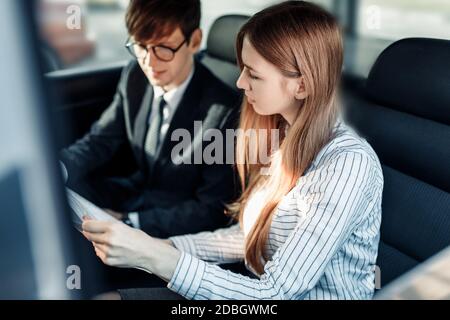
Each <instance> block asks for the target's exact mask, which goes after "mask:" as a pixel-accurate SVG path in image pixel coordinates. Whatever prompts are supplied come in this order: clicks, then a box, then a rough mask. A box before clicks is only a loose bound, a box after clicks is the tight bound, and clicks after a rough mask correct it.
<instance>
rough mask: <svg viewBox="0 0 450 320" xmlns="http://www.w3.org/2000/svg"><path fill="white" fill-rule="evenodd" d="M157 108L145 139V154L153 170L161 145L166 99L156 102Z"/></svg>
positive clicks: (160, 98)
mask: <svg viewBox="0 0 450 320" xmlns="http://www.w3.org/2000/svg"><path fill="white" fill-rule="evenodd" d="M155 102H156V103H155V106H157V107H158V109H157V110H155V112H152V118H151V121H150V126H149V128H148V131H147V136H146V138H145V146H144V148H145V154H146V157H147V159H148V164H149V167H150V168H151V167H152V165H153V162H154V161H155V157H156V154H157V152H158V147H159V143H160V133H161V125H162V122H163V114H164V107H165V106H166V104H167V103H166V101H165V100H164V97H163V96H161V97H159V98H158V99H157V100H156V101H155Z"/></svg>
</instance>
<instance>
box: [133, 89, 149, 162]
mask: <svg viewBox="0 0 450 320" xmlns="http://www.w3.org/2000/svg"><path fill="white" fill-rule="evenodd" d="M152 101H153V87H152V86H151V85H150V84H149V85H147V89H146V91H145V94H144V98H143V99H142V104H141V107H140V109H139V113H138V114H137V116H136V120H135V124H134V127H135V139H136V140H135V141H136V142H137V144H138V145H139V146H140V148H141V150H142V158H141V161H143V164H145V163H146V159H145V146H144V144H145V138H146V136H147V131H148V127H149V116H150V112H151V106H152Z"/></svg>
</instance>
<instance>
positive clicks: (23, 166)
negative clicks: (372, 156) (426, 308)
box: [0, 0, 450, 300]
mask: <svg viewBox="0 0 450 320" xmlns="http://www.w3.org/2000/svg"><path fill="white" fill-rule="evenodd" d="M48 2H51V1H48ZM79 2H80V3H82V2H83V1H81V0H80V1H79ZM92 2H96V1H94V0H92ZM103 2H105V3H106V2H114V1H106V0H105V1H98V3H102V5H103V4H104V3H103ZM119 2H120V6H121V7H126V4H125V3H127V1H126V0H124V1H119ZM348 2H349V3H352V2H353V0H349V1H348ZM25 3H26V1H4V2H1V4H0V8H1V9H2V10H0V17H2V19H1V20H2V21H5V26H7V27H8V28H6V27H5V32H4V34H3V35H2V39H6V41H7V42H8V43H16V45H15V46H12V45H11V46H7V48H5V52H4V59H2V61H0V64H1V66H2V67H1V68H0V69H3V73H2V74H1V75H0V83H1V84H2V85H1V86H0V87H1V88H2V95H3V96H5V99H4V102H3V103H2V105H1V107H2V108H0V115H1V116H0V124H1V126H0V133H1V135H0V145H1V146H2V148H5V150H12V151H14V152H16V153H17V154H18V155H19V156H21V157H22V160H20V161H19V160H17V159H16V158H14V157H15V156H16V154H14V152H6V153H4V154H0V201H1V203H2V210H4V211H5V212H16V213H17V214H16V215H14V216H8V215H5V214H4V215H2V217H1V219H0V220H1V223H0V239H1V242H2V243H6V246H5V247H6V248H5V250H4V251H3V253H4V255H7V256H8V259H3V260H2V262H1V263H0V287H1V286H2V285H3V288H4V289H3V290H0V300H2V299H10V298H13V299H36V298H37V299H42V298H44V299H46V298H54V297H63V298H64V299H79V298H91V297H93V296H94V294H98V293H99V292H98V288H100V287H101V286H100V282H101V281H102V279H100V278H99V277H98V274H97V273H96V270H95V267H92V269H91V268H90V267H91V266H93V264H92V261H88V258H85V257H83V256H82V255H83V254H82V253H79V252H76V250H74V248H75V247H76V246H77V241H79V240H80V239H79V237H71V235H70V231H69V232H67V230H69V228H70V230H72V229H73V228H71V227H72V226H71V225H70V221H65V220H64V219H63V218H62V217H61V216H59V217H58V216H57V212H60V211H66V212H69V208H68V205H67V201H66V200H67V199H66V197H65V196H64V184H63V181H62V179H61V176H60V172H59V171H60V170H59V167H58V168H56V167H55V166H53V165H52V164H55V163H57V154H58V153H57V152H58V150H61V149H62V148H64V147H67V146H69V145H71V144H72V143H74V142H75V141H76V140H77V139H80V138H81V137H83V135H84V134H85V133H87V132H88V131H89V129H90V127H91V126H92V124H93V123H94V122H95V121H96V120H97V119H98V118H99V117H100V115H101V114H102V112H103V111H104V110H105V109H106V108H107V107H108V106H109V105H110V103H111V101H112V100H113V97H114V95H115V93H116V89H117V85H118V82H119V79H120V77H121V74H122V71H123V69H124V67H125V66H126V65H127V64H128V62H129V61H127V60H122V61H118V62H113V63H108V64H98V65H97V64H94V65H81V66H76V67H73V68H66V69H60V68H57V67H49V66H52V65H54V61H53V60H54V57H53V56H49V55H47V54H43V52H40V51H42V48H43V47H42V43H39V40H42V39H39V36H38V35H33V32H31V31H33V28H35V26H34V25H33V23H32V20H33V13H32V12H31V11H30V10H29V8H28V5H26V4H25ZM58 10H59V11H58V12H59V13H58V14H61V12H62V14H64V11H61V8H59V9H58ZM10 12H11V13H12V14H9V13H10ZM20 15H23V16H20ZM12 17H20V18H23V20H24V21H27V23H26V26H22V25H20V21H21V20H20V19H13V18H12ZM85 19H87V18H86V17H83V23H85V22H86V21H85ZM248 19H249V15H246V14H240V13H239V14H223V15H221V16H219V17H218V18H216V19H214V20H212V23H211V24H210V25H208V30H207V31H208V32H207V39H206V41H205V45H204V46H203V47H202V50H201V51H200V52H199V53H198V54H197V55H196V59H197V60H198V61H200V62H201V63H202V64H204V65H205V66H206V67H208V68H209V69H210V70H211V71H212V73H213V74H215V75H216V76H217V77H218V78H219V79H220V80H221V81H223V82H224V83H225V84H226V85H228V86H229V87H230V88H232V89H233V90H236V91H237V90H238V89H237V87H236V81H237V79H238V77H239V74H240V70H239V68H238V66H237V59H236V52H235V39H236V36H237V33H238V31H239V30H240V28H241V26H242V25H243V24H244V23H245V22H246V21H247V20H248ZM449 21H450V20H449ZM87 22H89V21H87ZM351 23H353V24H355V23H357V22H355V21H351ZM27 28H28V29H27ZM17 29H20V30H21V31H25V30H28V31H30V32H28V34H29V36H28V37H23V39H20V40H17V39H15V37H14V35H15V33H14V32H13V31H16V30H17ZM350 29H351V28H350ZM83 32H84V31H83ZM346 32H347V33H346V38H345V43H344V45H345V59H344V68H343V72H342V81H341V97H340V98H341V105H342V113H343V116H344V119H345V121H346V122H347V123H348V124H349V125H350V126H351V127H352V128H354V129H355V130H356V131H357V132H358V133H359V134H360V135H361V136H362V137H364V138H365V139H366V140H367V141H368V142H369V144H370V145H371V146H372V147H373V149H374V150H375V152H376V153H377V155H378V157H379V159H380V162H381V164H382V169H383V175H384V189H383V199H382V224H381V241H380V244H379V250H378V259H377V263H376V265H377V269H378V274H377V277H378V278H377V280H378V282H379V283H378V286H377V289H378V290H377V294H376V295H375V299H376V298H377V296H380V297H382V298H381V299H385V298H386V297H387V298H388V299H390V297H391V296H389V294H386V292H387V291H386V290H384V289H385V288H386V287H388V288H392V286H393V284H394V285H395V284H397V283H399V280H400V281H401V280H402V279H407V280H406V281H410V279H411V275H414V272H417V270H423V266H424V265H428V264H429V263H430V261H435V260H436V257H443V256H444V258H446V259H447V262H448V261H449V260H450V251H449V250H450V165H449V164H450V72H449V70H450V59H449V57H450V37H447V38H445V39H444V38H442V37H440V38H439V37H438V38H431V37H407V38H402V39H400V40H397V41H394V42H391V41H385V40H381V39H374V40H373V43H375V42H377V41H378V42H379V43H378V44H380V45H381V47H382V48H384V50H382V51H381V50H378V49H379V47H380V46H374V44H373V43H371V44H369V45H365V41H368V40H367V39H360V40H355V39H356V38H355V37H352V36H351V32H350V33H349V31H348V30H346ZM65 36H67V35H65ZM82 37H83V39H84V40H83V41H84V42H86V41H87V42H89V43H90V40H86V39H87V35H85V34H84V33H83V36H82ZM16 40H17V41H16ZM44 45H45V46H47V45H48V43H44ZM371 46H372V47H371ZM386 46H387V47H386ZM89 47H90V45H89ZM375 47H376V49H374V48H375ZM44 49H46V48H44ZM48 49H49V50H52V49H51V48H48ZM88 51H89V52H91V51H92V52H93V51H94V48H90V49H89V50H88ZM18 52H19V53H20V54H21V52H26V54H27V56H26V57H27V58H28V59H24V58H23V57H22V59H24V60H25V61H27V63H20V62H18V60H19V58H21V57H20V56H19V54H18ZM33 52H40V53H41V56H40V57H34V56H33V54H31V53H33ZM36 56H37V55H36ZM130 58H131V57H130ZM373 61H375V62H373ZM16 64H17V65H20V66H21V68H16V69H14V68H13V66H15V65H16ZM30 70H31V71H30ZM27 72H30V73H31V74H33V75H36V77H34V76H33V77H29V76H28V74H27ZM9 73H10V74H13V73H14V74H15V75H16V76H15V77H11V76H10V74H9ZM38 76H39V77H38ZM42 81H43V82H42ZM40 82H42V83H40ZM10 87H14V90H12V89H9V88H10ZM18 97H19V98H21V99H23V101H22V100H21V99H17V98H18ZM30 97H31V98H33V99H30ZM26 99H28V100H26ZM11 105H15V106H16V109H15V112H11V109H10V108H9V107H10V106H11ZM30 106H31V107H30ZM20 116H22V118H20ZM17 150H19V151H20V152H18V151H17ZM124 151H127V150H124ZM130 152H131V151H130ZM19 153H20V154H19ZM11 154H12V155H11ZM120 154H122V155H123V154H126V152H119V153H118V155H117V156H116V157H115V158H114V159H112V161H111V163H110V164H109V165H108V166H107V167H105V168H102V170H101V171H100V172H98V174H99V175H102V174H105V175H114V176H120V175H124V176H125V175H127V174H129V173H131V172H132V170H133V168H134V166H135V164H134V163H130V162H129V159H128V158H127V161H124V160H123V159H122V158H121V156H120ZM8 157H9V158H8ZM26 158H28V159H26ZM24 159H26V160H27V161H28V162H32V161H33V162H34V164H33V166H30V167H29V163H27V161H25V160H24ZM11 163H12V164H13V165H12V166H11V165H10V164H11ZM10 167H11V168H12V169H11V168H10ZM4 172H6V173H7V174H4ZM30 181H31V182H30ZM37 185H39V186H42V187H40V188H39V187H36V186H37ZM34 190H38V191H34ZM33 206H37V207H38V206H41V207H42V209H41V210H40V212H43V213H42V214H44V216H40V217H41V218H42V220H39V219H37V218H30V216H29V211H30V210H29V208H30V207H33ZM33 219H35V220H33ZM44 219H46V221H52V223H50V224H49V226H50V227H49V229H48V230H50V231H47V229H46V228H42V227H43V222H42V221H44ZM67 220H69V219H67ZM72 232H73V233H74V234H75V232H76V230H72ZM67 234H69V235H67ZM77 235H78V234H77ZM76 239H78V240H76ZM42 253H43V256H44V257H45V258H47V260H48V261H51V263H48V261H47V260H46V261H44V260H45V259H41V260H39V259H36V256H38V255H40V254H42ZM72 263H76V264H80V265H83V266H88V267H87V268H86V269H87V270H88V271H87V272H86V273H85V276H86V279H87V283H88V284H89V285H87V286H86V287H87V288H86V290H85V292H82V293H79V294H78V293H77V292H68V291H67V288H66V283H65V281H61V279H63V278H61V277H65V276H66V274H65V273H64V272H66V270H65V269H64V270H63V267H64V266H65V265H66V264H72ZM49 265H50V268H48V266H49ZM408 275H409V278H408ZM448 275H449V274H448V271H447V274H446V277H447V278H446V279H444V278H442V279H443V280H442V281H441V284H445V285H446V288H447V290H449V291H447V292H450V289H449V288H450V286H449V283H450V282H449V281H447V280H448V279H449V278H448ZM439 276H441V275H439ZM64 280H65V279H64ZM58 281H59V282H58ZM62 284H64V285H62ZM398 288H400V286H398ZM383 290H384V294H383ZM413 298H414V296H413ZM445 298H447V299H448V298H450V293H447V295H446V296H445Z"/></svg>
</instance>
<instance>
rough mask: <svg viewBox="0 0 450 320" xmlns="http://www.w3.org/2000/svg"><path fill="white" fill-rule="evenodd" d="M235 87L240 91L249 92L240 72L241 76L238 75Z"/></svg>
mask: <svg viewBox="0 0 450 320" xmlns="http://www.w3.org/2000/svg"><path fill="white" fill-rule="evenodd" d="M236 86H237V87H238V88H239V89H242V90H249V89H250V88H249V85H248V81H247V79H245V74H244V72H241V74H240V75H239V78H238V79H237V81H236Z"/></svg>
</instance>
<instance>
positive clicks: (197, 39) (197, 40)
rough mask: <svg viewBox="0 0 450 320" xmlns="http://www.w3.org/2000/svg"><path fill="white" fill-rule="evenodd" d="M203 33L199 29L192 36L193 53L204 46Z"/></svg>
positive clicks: (190, 43)
mask: <svg viewBox="0 0 450 320" xmlns="http://www.w3.org/2000/svg"><path fill="white" fill-rule="evenodd" d="M202 39H203V32H202V29H200V28H197V29H195V31H194V32H193V33H192V35H191V41H190V42H189V48H190V50H191V51H192V52H193V53H196V52H197V51H198V50H199V49H200V46H201V44H202Z"/></svg>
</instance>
